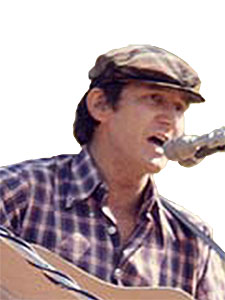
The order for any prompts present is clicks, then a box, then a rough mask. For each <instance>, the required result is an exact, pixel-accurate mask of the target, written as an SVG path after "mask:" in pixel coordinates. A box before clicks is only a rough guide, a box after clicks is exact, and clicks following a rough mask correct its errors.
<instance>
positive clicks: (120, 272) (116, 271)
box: [114, 268, 122, 278]
mask: <svg viewBox="0 0 225 300" xmlns="http://www.w3.org/2000/svg"><path fill="white" fill-rule="evenodd" d="M121 275H122V270H121V269H120V268H116V269H115V271H114V276H115V277H116V278H119V277H120V276H121Z"/></svg>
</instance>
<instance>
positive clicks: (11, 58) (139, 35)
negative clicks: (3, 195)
mask: <svg viewBox="0 0 225 300" xmlns="http://www.w3.org/2000/svg"><path fill="white" fill-rule="evenodd" d="M223 5H224V4H223V1H217V0H214V1H208V2H207V1H201V0H199V1H193V0H189V1H180V0H177V1H176V0H175V1H173V0H170V1H166V0H165V1H160V0H158V1H151V0H147V1H144V0H139V1H131V0H130V1H122V0H119V1H116V0H114V1H98V0H95V1H87V0H86V1H85V0H82V1H75V0H74V1H66V0H65V1H57V0H54V1H49V0H44V1H42V0H39V1H32V0H29V1H10V0H7V1H1V4H0V30H1V34H0V41H1V46H0V52H1V55H0V76H1V78H0V84H1V88H0V116H1V117H0V132H1V136H0V143H1V145H0V165H7V164H12V163H16V162H19V161H23V160H27V159H33V158H41V157H49V156H53V155H57V154H65V153H77V152H78V151H79V146H78V144H77V143H76V142H75V140H74V138H73V134H72V124H73V120H74V114H75V109H76V105H77V103H78V101H79V100H80V99H81V97H82V96H83V94H84V93H85V91H86V90H87V88H88V85H89V80H88V76H87V73H88V71H89V69H90V68H91V67H92V66H93V64H94V62H95V60H96V58H97V56H98V55H100V54H102V53H104V52H106V51H108V50H111V49H114V48H117V47H123V46H126V45H128V44H142V43H146V44H152V45H155V46H158V47H161V48H165V49H167V50H169V51H171V52H173V53H175V54H176V55H178V56H180V57H182V58H183V59H184V60H186V61H187V62H188V63H189V64H190V65H191V66H192V67H193V68H194V69H195V70H196V71H197V72H198V74H199V76H200V78H201V80H202V88H201V91H202V94H203V95H204V97H205V98H206V99H207V102H206V103H205V104H193V105H192V106H191V108H190V109H189V111H188V112H187V113H186V133H188V134H204V133H209V132H210V131H212V130H213V129H216V128H220V127H221V126H225V96H224V86H225V82H224V78H225V76H224V70H225V42H224V29H225V19H224V6H223ZM224 175H225V154H224V153H218V154H214V155H212V156H211V157H207V158H206V159H205V160H204V161H203V162H201V163H200V164H199V165H197V166H195V167H193V168H190V169H186V168H183V167H181V166H180V165H178V164H177V163H175V162H170V163H169V164H168V165H167V168H166V169H164V170H163V171H162V172H161V173H160V174H158V175H156V176H155V179H156V183H157V186H158V190H159V192H160V193H161V194H162V195H164V196H165V197H167V198H168V199H171V200H173V201H174V202H177V203H178V204H180V205H182V206H184V207H186V208H187V209H188V210H190V211H192V212H193V213H195V214H196V215H198V216H200V217H201V218H202V219H203V220H204V221H206V222H207V223H208V224H209V225H210V226H211V227H212V228H213V231H214V239H215V241H216V242H217V243H219V245H220V246H221V247H222V248H223V249H224V250H225V235H224V230H225V213H224V212H225V210H224V203H225V191H224V188H225V180H224V179H225V176H224Z"/></svg>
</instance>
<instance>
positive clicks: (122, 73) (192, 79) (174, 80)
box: [89, 45, 205, 102]
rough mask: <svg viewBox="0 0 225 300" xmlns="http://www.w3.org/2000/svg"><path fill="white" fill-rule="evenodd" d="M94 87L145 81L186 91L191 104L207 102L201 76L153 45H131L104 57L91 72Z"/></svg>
mask: <svg viewBox="0 0 225 300" xmlns="http://www.w3.org/2000/svg"><path fill="white" fill-rule="evenodd" d="M89 78H90V79H91V81H92V83H91V86H96V85H98V84H100V83H101V84H102V83H108V82H115V81H119V82H123V81H124V82H126V81H127V80H141V81H144V82H148V83H149V84H152V85H154V86H157V87H161V88H167V89H168V88H170V89H171V88H172V89H177V90H181V91H184V92H185V93H186V94H187V99H188V102H204V101H205V99H204V98H203V97H202V96H201V95H200V93H199V88H200V84H201V81H200V79H199V77H198V74H197V73H196V72H195V71H194V70H193V69H192V68H191V67H190V66H189V65H188V64H187V63H186V62H185V61H184V60H182V59H181V58H179V57H178V56H176V55H174V54H173V53H171V52H168V51H166V50H164V49H161V48H158V47H155V46H151V45H130V46H127V47H124V48H120V49H115V50H111V51H109V52H107V53H105V54H103V55H100V56H99V57H98V58H97V60H96V63H95V66H94V67H93V68H92V69H91V70H90V71H89Z"/></svg>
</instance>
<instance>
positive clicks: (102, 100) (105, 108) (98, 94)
mask: <svg viewBox="0 0 225 300" xmlns="http://www.w3.org/2000/svg"><path fill="white" fill-rule="evenodd" d="M86 101H87V108H88V111H89V113H90V115H91V116H92V117H93V118H94V119H95V120H96V121H99V122H101V123H102V122H104V121H105V120H107V118H108V116H109V115H110V114H111V113H112V111H113V109H112V107H111V106H110V105H109V103H107V100H106V96H105V93H104V91H103V90H102V89H100V88H93V89H91V90H90V91H89V93H88V95H87V98H86Z"/></svg>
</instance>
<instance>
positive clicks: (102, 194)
mask: <svg viewBox="0 0 225 300" xmlns="http://www.w3.org/2000/svg"><path fill="white" fill-rule="evenodd" d="M107 193H108V189H107V185H106V183H105V182H104V181H103V180H102V179H101V177H100V175H99V172H98V170H97V167H96V166H95V164H94V162H93V160H92V158H91V157H90V154H89V153H88V151H87V149H86V147H84V148H83V150H82V151H81V153H80V154H78V155H59V156H55V157H52V158H49V159H39V160H32V161H26V162H23V163H20V164H17V165H12V166H8V167H4V168H1V169H0V223H1V224H2V225H5V226H6V227H8V228H9V229H11V230H13V231H14V232H15V233H16V234H17V235H19V236H20V237H22V238H24V239H25V240H27V241H29V242H32V243H38V244H40V245H42V246H44V247H46V248H48V249H50V250H51V251H54V252H56V253H58V254H59V255H61V256H62V257H64V258H66V259H67V260H69V261H71V262H73V263H74V264H75V265H77V266H78V267H80V268H82V269H84V270H86V271H88V272H90V273H91V274H93V275H96V276H97V277H99V278H101V279H103V280H105V281H108V282H111V283H114V284H118V285H123V286H151V287H158V286H161V287H165V286H166V287H174V288H181V289H183V290H184V291H186V292H188V293H189V294H191V295H193V296H194V297H195V298H196V299H199V300H200V299H201V300H224V299H225V272H224V270H223V268H222V262H221V261H220V259H219V257H218V256H217V254H216V253H215V252H214V251H213V250H209V247H208V246H207V245H205V244H204V243H203V242H202V240H200V239H199V238H198V237H196V236H194V234H193V233H192V232H190V230H189V229H188V228H186V227H185V225H183V224H182V223H181V222H180V221H179V220H177V219H176V218H174V217H173V216H172V215H171V213H170V212H169V211H167V209H165V208H164V207H163V206H162V204H161V201H160V196H159V195H158V194H157V191H156V189H155V186H154V184H153V183H152V181H150V180H149V183H148V185H147V186H146V187H145V190H144V191H143V197H142V198H143V201H142V206H141V208H140V212H139V215H138V216H137V224H136V228H135V230H134V231H133V233H132V234H131V236H130V238H129V240H128V241H127V242H126V244H125V245H121V243H120V233H119V231H118V228H117V225H116V223H115V219H114V218H113V217H112V216H111V214H109V213H108V211H109V210H108V208H107ZM178 209H180V210H182V211H183V212H184V213H185V214H186V215H187V217H188V218H189V219H190V220H191V221H192V222H194V223H195V224H196V225H197V226H198V227H199V228H201V229H202V230H207V228H206V226H205V225H204V224H203V223H202V222H201V221H199V220H198V218H197V217H195V216H193V215H191V214H190V213H188V212H186V211H184V210H183V208H180V207H179V208H178ZM207 232H208V230H207Z"/></svg>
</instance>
